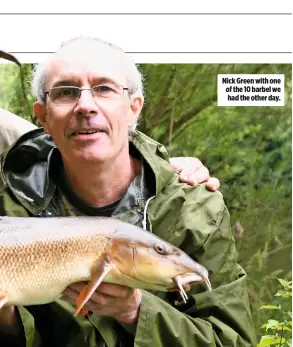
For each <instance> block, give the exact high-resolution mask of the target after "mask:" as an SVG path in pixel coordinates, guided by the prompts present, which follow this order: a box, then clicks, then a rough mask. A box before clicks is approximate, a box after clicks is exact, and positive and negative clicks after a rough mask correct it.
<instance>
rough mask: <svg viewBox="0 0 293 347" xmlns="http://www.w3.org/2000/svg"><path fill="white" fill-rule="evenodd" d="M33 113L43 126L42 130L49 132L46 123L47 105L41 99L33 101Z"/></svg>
mask: <svg viewBox="0 0 293 347" xmlns="http://www.w3.org/2000/svg"><path fill="white" fill-rule="evenodd" d="M34 113H35V115H36V117H37V118H38V120H39V121H40V122H41V124H42V126H43V127H44V130H45V131H46V132H47V133H48V134H50V127H49V125H48V123H47V107H46V105H45V104H44V103H43V102H41V101H36V102H35V103H34Z"/></svg>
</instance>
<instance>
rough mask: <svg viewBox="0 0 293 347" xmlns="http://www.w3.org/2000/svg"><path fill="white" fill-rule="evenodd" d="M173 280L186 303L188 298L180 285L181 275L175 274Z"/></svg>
mask: <svg viewBox="0 0 293 347" xmlns="http://www.w3.org/2000/svg"><path fill="white" fill-rule="evenodd" d="M174 282H175V283H176V285H177V287H178V288H179V293H180V295H181V297H182V299H183V301H184V303H185V304H186V302H187V300H188V296H187V294H186V292H185V290H184V288H183V286H182V277H181V276H180V275H179V276H176V277H175V278H174Z"/></svg>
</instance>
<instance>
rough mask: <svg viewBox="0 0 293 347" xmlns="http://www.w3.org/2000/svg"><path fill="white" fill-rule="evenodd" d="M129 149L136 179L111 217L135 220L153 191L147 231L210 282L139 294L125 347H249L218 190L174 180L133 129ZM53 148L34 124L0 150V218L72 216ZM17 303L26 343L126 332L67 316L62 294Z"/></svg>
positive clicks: (112, 338) (102, 320)
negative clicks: (139, 175) (137, 168)
mask: <svg viewBox="0 0 293 347" xmlns="http://www.w3.org/2000/svg"><path fill="white" fill-rule="evenodd" d="M131 148H132V149H134V150H135V151H137V152H138V153H140V155H141V156H142V158H143V162H144V175H145V177H144V179H143V180H142V179H141V180H140V181H139V182H136V184H135V186H132V187H130V188H129V191H128V193H127V194H126V196H125V197H124V198H123V199H122V201H121V202H120V204H119V206H118V207H117V210H115V213H114V215H115V216H116V217H117V216H118V217H119V218H121V219H124V220H126V221H128V222H130V223H133V224H138V225H140V224H141V222H142V218H143V209H144V207H145V203H146V201H147V199H148V198H149V197H150V196H151V195H152V194H151V193H152V191H153V192H154V194H155V198H154V199H152V200H151V201H150V202H149V206H148V208H147V229H148V230H149V231H150V232H152V233H154V234H156V235H158V236H159V237H161V238H163V239H165V240H167V241H169V242H171V243H173V244H174V245H176V246H178V247H180V248H181V249H183V250H184V251H185V252H186V253H188V254H189V255H190V256H191V257H192V258H194V259H195V260H196V261H198V262H199V263H200V264H202V265H204V266H205V267H206V268H207V269H208V271H209V274H210V280H211V284H212V287H213V290H212V291H211V292H208V291H207V290H206V288H205V287H204V285H197V286H194V287H193V288H192V289H191V291H190V292H189V293H188V296H189V300H188V302H187V303H186V304H184V303H183V302H182V300H181V298H180V296H179V295H178V293H163V292H155V291H146V290H142V293H143V296H142V303H141V307H140V313H139V319H138V323H137V329H136V335H135V341H134V346H135V347H146V346H152V347H160V346H172V347H175V346H184V347H185V346H186V347H187V346H188V347H190V346H194V347H196V346H200V347H212V346H217V347H220V346H221V347H236V346H237V347H248V346H253V347H255V346H256V342H255V335H254V329H253V324H252V319H251V314H250V308H249V302H248V297H247V289H246V274H245V272H244V270H243V269H242V268H241V267H240V266H239V265H237V264H236V261H235V257H236V251H235V244H234V240H233V237H232V235H231V230H230V219H229V213H228V210H227V208H226V206H225V203H224V201H223V197H222V195H221V194H220V193H218V192H209V191H208V190H206V189H205V187H204V185H199V186H198V187H191V186H188V185H187V184H182V183H180V182H179V179H178V175H177V174H175V173H174V172H173V170H172V169H171V167H170V165H169V164H168V162H167V161H166V158H167V153H166V150H165V149H164V147H163V146H162V145H160V144H158V143H156V142H155V141H153V140H151V139H150V138H148V137H147V136H145V135H144V134H142V133H139V132H137V133H136V134H135V136H134V137H133V140H132V144H131ZM54 152H56V149H54V144H53V142H52V140H51V138H50V137H49V136H48V135H46V134H44V133H43V132H42V130H40V129H38V130H35V131H32V132H30V133H28V134H25V135H24V136H23V137H22V138H20V139H19V140H18V141H17V143H16V144H15V145H14V146H13V147H12V148H10V149H9V150H7V151H5V152H4V153H3V154H2V156H1V175H0V215H9V216H62V215H66V214H67V213H66V212H64V211H70V213H68V214H72V213H73V212H72V211H74V210H73V209H72V208H71V206H70V203H69V201H68V200H67V199H66V198H65V197H64V196H63V195H62V192H60V189H58V187H56V186H55V184H54V179H53V178H52V177H54V172H55V171H56V170H57V171H58V161H57V164H56V163H55V166H54V160H55V159H54ZM56 165H57V166H56ZM145 185H148V187H147V188H149V189H145V188H146V187H145ZM131 189H132V190H133V192H134V193H133V192H132V191H131ZM131 192H132V193H131ZM137 192H139V193H137ZM19 309H20V313H21V317H22V319H23V324H24V327H25V333H26V337H27V344H26V345H27V346H32V347H39V346H55V347H57V346H60V347H61V346H62V347H63V346H81V347H82V346H90V347H94V346H99V347H100V346H108V347H116V346H121V345H120V342H119V341H120V340H121V337H122V336H123V335H124V334H127V333H126V331H125V330H123V328H121V326H118V323H117V322H115V320H113V319H111V318H106V317H101V316H98V315H95V314H90V315H89V317H88V318H82V317H77V318H76V319H74V318H73V312H74V307H72V306H71V305H70V304H68V303H65V302H63V301H61V300H59V301H57V302H54V303H51V304H46V305H39V306H30V307H21V308H19ZM121 329H122V330H121Z"/></svg>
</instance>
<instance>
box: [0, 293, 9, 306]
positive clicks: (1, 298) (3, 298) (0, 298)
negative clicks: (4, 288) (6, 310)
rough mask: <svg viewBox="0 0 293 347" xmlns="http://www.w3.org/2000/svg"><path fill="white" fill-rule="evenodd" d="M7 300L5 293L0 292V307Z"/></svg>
mask: <svg viewBox="0 0 293 347" xmlns="http://www.w3.org/2000/svg"><path fill="white" fill-rule="evenodd" d="M7 301H8V295H7V293H3V292H0V309H1V307H3V306H4V305H5V304H6V302H7Z"/></svg>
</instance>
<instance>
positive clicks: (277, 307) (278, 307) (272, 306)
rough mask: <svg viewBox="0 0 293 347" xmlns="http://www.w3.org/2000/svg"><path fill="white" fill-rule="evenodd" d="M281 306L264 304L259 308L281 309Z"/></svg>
mask: <svg viewBox="0 0 293 347" xmlns="http://www.w3.org/2000/svg"><path fill="white" fill-rule="evenodd" d="M280 309H281V306H275V305H263V306H261V307H260V308H259V310H280Z"/></svg>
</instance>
